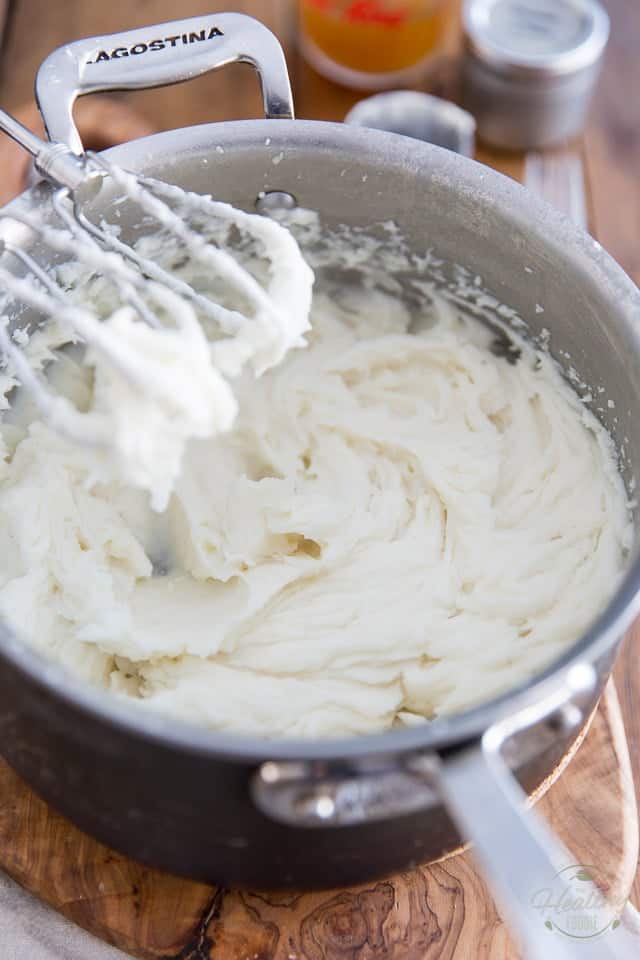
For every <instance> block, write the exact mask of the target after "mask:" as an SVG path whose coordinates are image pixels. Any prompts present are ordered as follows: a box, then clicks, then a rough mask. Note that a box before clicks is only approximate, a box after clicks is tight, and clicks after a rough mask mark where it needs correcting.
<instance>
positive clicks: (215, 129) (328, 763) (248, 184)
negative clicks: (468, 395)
mask: <svg viewBox="0 0 640 960" xmlns="http://www.w3.org/2000/svg"><path fill="white" fill-rule="evenodd" d="M201 31H204V36H205V37H206V38H208V37H210V39H205V40H197V41H194V42H192V43H189V42H187V43H185V44H182V43H180V44H176V45H175V46H170V45H168V44H165V47H164V48H163V49H158V50H156V49H154V48H152V47H151V46H150V42H151V41H152V40H154V39H155V38H157V37H160V38H162V37H170V36H176V35H177V36H179V37H182V36H183V35H184V36H186V37H187V38H188V37H189V36H190V35H191V34H192V33H194V34H195V33H197V34H198V35H199V36H200V33H201ZM136 48H137V49H138V50H140V51H142V52H140V53H138V54H135V53H134V49H136ZM142 48H144V50H143V49H142ZM118 50H120V51H122V50H125V51H128V53H129V56H128V57H125V55H124V54H123V53H120V54H119V55H118V56H117V57H115V59H112V57H113V56H114V53H113V51H118ZM101 52H103V53H104V54H105V56H104V57H103V56H100V53H101ZM154 58H155V59H154ZM231 60H248V61H249V62H251V63H253V64H254V66H255V67H256V68H257V70H258V72H259V74H260V77H261V81H262V87H263V92H264V95H265V110H266V114H267V117H268V118H269V119H266V120H264V121H256V120H251V121H240V122H233V123H218V124H206V125H202V126H197V127H191V128H187V129H183V130H174V131H170V132H168V133H161V134H157V135H155V136H151V137H146V138H144V139H142V140H139V141H136V142H133V143H128V144H126V145H124V146H121V147H118V148H115V149H113V150H111V151H110V152H109V153H110V156H111V157H112V158H113V160H115V161H117V162H118V163H120V164H122V165H124V166H126V167H129V168H131V169H134V170H140V171H144V172H145V173H149V174H152V175H154V176H157V177H160V178H165V179H167V180H169V181H172V182H176V183H179V184H181V185H183V186H185V187H188V188H189V189H191V190H196V191H202V192H213V193H214V194H215V195H216V196H217V197H220V198H223V199H225V200H228V201H230V202H232V203H234V204H237V205H239V206H241V207H245V208H248V209H251V208H253V207H254V205H255V203H256V198H257V197H258V195H259V194H260V193H261V192H262V191H264V190H282V191H293V192H294V193H295V196H296V198H297V200H298V202H299V203H300V204H301V205H304V206H305V207H310V208H315V209H317V210H319V211H320V212H321V214H322V219H323V221H324V222H325V223H326V224H328V225H329V226H331V225H337V224H340V223H347V224H350V225H359V226H368V225H371V224H374V223H376V222H379V221H384V220H388V219H392V220H394V221H396V223H397V224H398V225H399V226H400V228H401V230H402V231H403V233H404V235H405V237H406V238H407V240H408V242H409V243H410V244H411V245H412V247H413V248H415V250H416V251H419V252H423V251H424V250H425V248H427V247H433V248H434V251H435V252H436V254H437V255H438V256H439V257H440V258H442V260H443V261H444V262H445V265H446V264H458V263H462V264H464V265H465V266H466V267H468V268H469V269H470V270H471V271H473V273H474V274H479V275H480V276H482V277H483V279H484V281H485V283H486V286H487V288H488V289H490V290H492V291H493V292H494V294H495V295H496V296H497V297H498V299H499V300H500V301H501V302H504V303H507V304H509V305H511V306H512V307H513V308H514V309H515V310H516V311H517V312H518V313H519V314H520V315H521V316H523V317H525V318H527V319H528V320H529V321H530V326H531V332H532V334H536V333H539V332H540V329H539V328H540V327H541V326H542V325H543V324H544V326H545V327H546V328H547V329H548V330H549V331H550V333H551V343H552V346H553V350H554V351H555V352H556V353H557V354H558V355H561V353H562V352H563V351H567V352H568V353H570V355H571V357H572V362H573V363H574V365H575V366H576V367H577V368H578V369H579V370H580V373H581V375H582V376H583V377H584V379H585V380H586V382H588V383H589V384H592V385H593V386H600V385H602V386H603V387H604V388H605V389H606V396H607V398H608V399H610V400H612V401H613V402H614V404H615V410H612V411H609V410H605V412H604V414H603V420H604V422H605V423H606V425H607V427H608V429H609V430H610V431H611V433H612V435H613V436H614V438H615V439H616V441H617V443H618V445H619V446H620V449H621V450H622V451H623V453H624V471H625V477H626V479H627V482H628V483H629V484H630V483H631V480H632V477H633V476H637V475H638V474H639V473H640V399H639V397H638V385H639V384H640V333H639V329H638V318H639V317H640V294H639V292H638V290H637V289H636V288H635V286H634V285H633V284H632V283H631V282H630V281H629V279H628V278H627V277H626V276H625V275H624V273H623V272H622V271H621V270H620V268H619V267H618V266H616V264H615V263H614V262H613V260H612V259H611V258H610V257H609V256H608V255H607V254H606V253H605V252H604V251H603V250H602V249H601V248H600V246H599V245H598V244H597V243H596V242H595V241H594V240H593V239H591V238H590V237H589V236H587V235H586V234H584V233H581V232H580V231H578V230H577V229H576V228H575V227H574V226H572V225H571V224H570V223H569V222H568V221H567V220H565V219H564V218H562V217H561V216H560V215H559V214H557V213H556V212H554V211H553V210H552V209H551V208H550V207H547V206H546V205H544V204H543V203H541V202H539V201H538V200H537V199H535V197H533V196H532V195H530V194H528V193H527V192H526V191H525V190H523V189H522V188H520V187H519V186H517V185H516V184H515V183H513V182H511V181H510V180H508V179H506V178H505V177H502V176H500V175H499V174H497V173H494V172H492V171H491V170H489V169H487V168H486V167H484V166H482V165H480V164H477V163H474V162H472V161H470V160H467V159H465V158H462V157H459V156H456V155H454V154H452V153H449V152H447V151H445V150H441V149H439V148H436V147H432V146H429V145H427V144H425V143H422V142H419V141H416V140H410V139H407V138H404V137H399V136H397V135H393V134H387V133H383V132H379V131H370V130H366V129H358V128H353V127H348V126H343V125H341V124H331V123H317V122H305V121H294V120H293V119H274V118H283V117H292V115H293V107H292V103H291V98H290V92H289V84H288V80H287V77H286V68H285V66H284V59H283V57H282V54H281V52H280V50H279V47H278V46H277V42H276V41H275V39H274V38H273V37H272V35H271V34H269V32H268V31H266V29H265V28H264V27H262V26H260V25H259V24H257V23H256V22H255V21H252V20H249V19H248V18H245V17H241V16H238V15H229V14H226V15H220V16H209V17H198V18H195V19H194V20H191V21H181V22H179V23H172V24H165V25H162V26H160V27H152V28H149V29H148V30H142V31H133V32H130V33H124V34H118V35H115V36H112V37H102V38H98V39H94V40H86V41H80V42H78V43H74V44H71V45H70V46H68V47H66V48H63V49H61V50H59V51H56V52H55V53H54V54H52V55H51V57H50V58H48V60H47V61H45V63H44V65H43V67H42V68H41V70H40V73H39V75H38V83H37V91H38V97H39V101H40V105H41V108H42V110H43V114H44V118H45V122H46V126H47V129H48V132H49V134H50V136H51V138H52V140H56V141H60V142H61V143H64V144H67V145H69V146H71V147H72V148H73V149H74V150H75V151H76V152H79V151H80V150H81V145H80V142H79V138H78V136H77V132H76V130H75V127H74V124H73V119H72V105H73V101H74V99H75V97H76V95H77V94H78V93H85V92H89V91H95V90H104V89H112V88H116V87H117V88H123V87H141V86H153V85H158V84H160V83H167V82H170V81H172V80H178V79H186V78H188V77H189V76H193V75H195V74H197V73H201V72H203V71H204V70H206V69H212V68H214V67H217V66H220V65H222V64H224V63H227V62H230V61H231ZM220 146H221V147H222V148H223V151H224V152H220V151H219V150H218V149H217V148H218V147H220ZM61 149H62V148H61ZM274 160H277V162H276V163H274V162H273V161H274ZM49 193H50V187H48V186H47V185H43V184H41V185H39V186H38V187H36V188H34V189H33V190H31V191H29V192H28V193H27V194H25V195H23V197H22V198H21V200H20V201H19V202H21V203H25V202H27V203H30V204H32V205H35V206H36V207H37V208H38V209H39V210H41V212H42V216H43V217H47V216H48V215H49V213H48V210H47V199H48V196H49ZM109 199H110V198H109V191H108V189H105V190H103V191H102V193H101V194H100V195H99V196H98V198H97V199H96V201H95V203H96V209H97V210H99V209H100V208H101V207H103V208H105V207H106V206H107V205H108V204H109ZM124 226H125V228H126V226H127V225H126V224H125V225H124ZM11 232H12V228H10V227H8V226H7V225H6V224H5V225H4V227H3V230H2V236H5V237H6V236H7V233H11ZM35 252H36V254H37V253H38V251H37V250H36V251H35ZM40 255H41V256H43V257H44V254H43V253H41V254H40ZM537 303H542V304H543V305H544V307H545V313H544V314H539V313H538V312H537V311H536V304H537ZM541 319H542V321H543V324H542V322H541ZM636 522H637V518H636ZM639 588H640V560H639V558H638V551H637V549H636V550H634V553H633V557H632V558H631V561H630V564H629V568H628V572H627V574H626V577H625V579H624V581H623V583H622V584H621V586H620V587H619V589H618V590H617V592H616V594H615V596H614V597H613V599H612V600H611V602H610V603H609V605H608V607H607V608H606V610H605V611H604V612H603V613H602V615H601V616H600V617H599V618H598V620H597V622H596V623H594V624H593V625H592V626H591V628H590V629H589V630H588V631H587V633H586V634H585V635H584V636H582V637H580V638H578V640H577V641H576V643H575V644H574V646H573V647H572V648H571V649H570V650H569V651H568V652H567V653H566V654H564V655H563V656H562V658H561V659H560V660H559V661H557V662H556V663H554V664H553V665H552V666H551V667H550V668H548V669H547V670H545V672H544V673H543V674H541V675H540V676H537V677H536V678H535V679H534V680H533V681H532V682H530V683H527V684H524V685H522V686H520V687H518V688H517V689H514V690H512V691H510V692H509V693H508V694H506V695H504V696H501V697H499V698H497V699H495V700H493V701H491V702H490V703H487V704H485V705H483V706H481V707H479V708H476V709H473V710H470V711H468V712H466V713H463V714H460V715H458V716H453V717H448V718H443V719H437V720H435V721H433V722H432V723H429V724H428V725H426V726H424V727H422V728H419V729H411V730H404V731H393V732H390V733H385V734H381V735H377V736H366V737H360V738H354V739H345V740H340V741H312V742H307V741H304V742H293V741H269V740H265V741H263V740H256V739H249V738H246V737H240V736H230V735H227V734H216V733H212V732H209V731H206V730H203V729H198V728H194V727H190V726H188V725H186V724H184V723H182V722H179V721H176V720H172V719H169V718H164V717H162V716H156V715H153V714H147V713H144V714H143V713H141V712H140V711H139V710H138V709H136V708H135V706H130V705H128V704H126V703H121V702H119V701H116V700H114V699H112V698H111V697H109V696H107V695H106V694H103V693H101V692H99V691H96V690H93V689H85V688H83V687H82V686H81V685H80V684H79V683H78V682H77V681H75V680H74V679H73V678H72V677H70V676H67V675H66V674H64V673H63V672H62V670H61V669H59V668H58V667H57V666H54V665H52V664H50V663H48V662H45V661H44V660H43V659H42V658H41V657H40V656H39V655H38V654H37V653H36V652H34V650H33V649H32V648H31V647H30V646H29V645H28V644H25V643H23V642H21V641H20V640H19V639H18V638H17V637H15V636H14V635H13V634H12V632H11V631H10V630H9V629H8V628H7V627H6V626H4V627H0V661H1V664H2V669H1V670H0V744H1V749H2V752H3V754H4V756H5V757H6V758H7V760H8V761H9V762H10V763H11V765H12V766H13V767H14V768H15V769H16V770H17V771H18V772H19V773H20V774H21V775H22V776H23V777H24V778H25V780H27V781H28V782H29V783H30V784H31V785H32V786H33V787H34V789H35V790H37V792H38V793H39V794H40V795H41V796H43V797H44V798H45V799H46V800H47V801H49V802H50V803H51V804H52V805H53V806H54V807H56V808H57V809H58V810H60V811H61V812H62V813H63V814H65V815H66V816H68V817H69V818H70V819H72V820H73V821H74V822H76V823H77V824H78V825H79V826H80V827H81V828H83V829H84V830H86V831H88V832H90V833H92V834H94V835H95V836H96V837H98V838H99V839H100V840H102V841H104V842H105V843H107V844H110V845H112V846H113V847H116V848H117V849H119V850H122V851H125V852H126V853H128V854H130V855H131V856H133V857H135V858H137V859H139V860H142V861H144V862H146V863H149V864H153V865H155V866H158V867H162V868H165V869H167V870H170V871H173V872H176V873H180V874H184V875H187V876H190V877H194V878H198V879H201V880H207V881H214V882H223V883H228V884H240V885H249V884H250V885H255V886H258V887H270V888H273V887H279V886H290V887H291V886H301V887H314V886H315V887H317V886H327V885H338V884H349V883H355V882H357V881H363V880H366V879H368V878H372V877H376V876H380V875H383V874H385V873H388V872H390V871H393V870H398V869H401V868H403V867H406V866H407V865H409V864H411V863H415V862H424V861H427V860H429V859H433V858H436V857H439V856H441V855H442V854H444V853H446V852H447V851H450V850H452V849H454V848H455V847H456V846H457V845H458V844H459V843H460V842H461V840H463V839H471V840H473V841H474V843H475V850H476V855H477V857H478V858H479V860H480V861H481V863H482V865H483V868H484V870H485V872H486V875H487V877H488V879H489V880H490V881H491V883H492V885H493V889H494V891H495V893H496V895H497V897H498V899H499V902H500V903H502V904H503V906H504V907H505V908H506V909H507V911H508V912H509V913H510V916H511V917H512V919H513V922H514V923H515V924H516V926H517V929H518V932H519V933H520V935H521V937H522V939H523V942H524V943H525V944H526V945H527V947H528V948H529V950H530V952H531V955H534V954H535V955H538V954H540V955H542V952H544V955H545V956H550V955H551V954H550V953H549V950H550V949H551V948H550V941H549V934H548V931H546V930H545V929H544V927H543V925H542V924H541V923H540V921H539V919H538V918H537V917H536V918H534V917H533V916H532V911H531V909H527V902H528V900H529V897H530V895H531V893H532V891H533V890H534V889H536V888H537V887H540V886H542V885H544V886H550V885H551V884H552V882H557V883H559V882H560V881H553V876H554V874H555V871H556V866H555V865H554V864H556V863H557V862H558V861H560V865H562V861H563V858H564V857H566V856H567V855H566V854H565V852H564V851H563V850H562V848H560V846H559V845H558V844H557V842H556V841H554V840H553V838H551V837H550V836H549V835H548V832H547V831H546V830H545V829H544V828H543V826H542V825H541V824H540V823H539V822H538V821H537V819H536V818H535V817H534V816H533V814H532V813H526V814H525V813H524V805H525V799H526V791H530V790H531V789H533V788H534V787H535V786H536V785H538V784H540V783H541V782H542V781H543V780H544V779H545V778H546V777H547V776H548V775H549V774H550V773H551V772H552V771H553V769H554V767H555V765H556V764H557V763H558V761H559V760H560V758H561V757H562V755H563V754H564V753H565V751H566V750H567V748H568V746H569V745H570V743H571V742H572V740H573V739H574V738H575V737H576V735H577V734H578V732H579V730H580V729H581V727H582V726H583V724H584V722H585V720H586V718H588V716H589V715H590V713H591V711H592V710H593V708H594V706H595V704H596V703H597V700H598V697H599V695H600V693H601V691H602V688H603V685H604V683H605V682H606V679H607V677H608V675H609V672H610V669H611V665H612V663H613V659H614V657H615V654H616V651H617V649H618V646H619V644H620V641H621V639H622V637H623V634H624V632H625V630H626V629H627V628H628V627H629V625H630V623H631V621H632V619H633V617H634V615H635V613H636V612H637V610H638V605H639ZM212 695H215V691H212ZM534 919H535V923H534ZM538 925H539V926H540V930H538V929H537V927H538ZM621 937H622V928H620V930H619V931H616V938H617V939H616V941H615V944H618V948H619V949H620V944H621ZM615 944H614V938H613V935H612V936H611V938H610V939H608V940H603V941H601V942H599V943H598V950H597V956H598V957H599V958H600V960H602V958H604V957H606V956H607V951H608V950H609V949H612V947H613V946H615ZM581 946H583V945H581ZM570 949H571V948H570V947H568V946H567V944H565V943H562V942H560V941H559V940H558V941H557V943H556V953H555V954H554V955H556V956H558V957H560V956H570V955H572V954H571V952H570ZM558 951H561V952H558ZM579 955H580V956H581V957H585V956H586V955H588V951H587V950H586V948H583V949H581V950H580V954H579ZM611 955H613V954H611ZM616 955H621V954H616Z"/></svg>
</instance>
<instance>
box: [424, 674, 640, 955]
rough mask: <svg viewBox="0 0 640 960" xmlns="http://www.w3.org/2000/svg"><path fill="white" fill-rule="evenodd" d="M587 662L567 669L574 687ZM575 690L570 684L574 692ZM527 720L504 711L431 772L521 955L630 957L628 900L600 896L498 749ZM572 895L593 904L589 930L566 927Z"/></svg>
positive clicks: (638, 941) (632, 939)
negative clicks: (502, 720) (502, 718)
mask: <svg viewBox="0 0 640 960" xmlns="http://www.w3.org/2000/svg"><path fill="white" fill-rule="evenodd" d="M589 669H591V668H586V670H585V675H584V676H583V677H582V678H580V677H579V676H578V675H577V674H574V676H575V677H576V680H577V681H578V683H577V684H576V687H579V686H581V685H582V684H581V682H580V681H581V679H585V680H588V678H587V677H586V672H587V670H589ZM578 672H579V671H578ZM586 686H587V685H586V684H585V687H584V688H583V689H584V690H585V692H586ZM567 692H568V691H567ZM577 692H578V691H577V690H576V689H575V688H574V691H573V696H574V697H575V696H576V693H577ZM519 721H521V722H519ZM531 722H532V718H531V717H530V716H527V715H526V713H523V714H522V715H521V717H520V718H519V717H517V716H516V717H511V718H510V719H509V721H508V724H504V725H501V724H496V725H495V726H493V727H491V728H489V729H488V730H487V731H486V732H485V734H484V736H483V737H482V739H481V740H480V741H479V742H475V743H472V744H470V745H469V746H467V747H465V748H461V749H460V750H458V751H454V752H452V753H450V754H449V755H448V756H447V757H445V758H443V760H442V763H441V766H440V770H439V777H438V779H439V788H440V791H441V794H442V796H443V799H444V801H445V804H446V807H447V810H448V812H449V814H450V816H451V818H452V819H453V820H454V822H455V823H456V825H457V827H458V829H459V830H460V833H461V834H462V835H463V836H465V837H467V838H468V839H469V840H471V842H472V844H473V847H472V853H473V855H474V856H475V858H476V860H477V861H478V863H479V865H480V867H481V868H482V872H483V875H484V877H485V879H486V880H487V883H488V885H489V887H490V889H491V892H492V893H493V894H494V896H495V898H496V902H497V904H498V906H499V907H500V910H501V912H503V913H504V915H505V917H506V919H507V920H508V921H509V925H510V929H511V930H512V931H513V933H514V934H515V936H516V938H517V939H518V940H519V942H520V946H521V948H522V952H523V957H524V958H525V960H633V958H637V957H638V950H639V945H640V935H639V928H638V924H637V918H635V917H634V916H633V914H634V912H635V911H633V908H631V907H629V906H628V905H627V906H625V904H623V903H617V904H611V905H607V904H605V902H604V898H603V896H602V894H601V892H600V890H599V889H598V887H597V886H596V884H595V883H593V881H592V880H591V879H590V874H589V869H591V870H592V872H594V871H593V868H592V867H591V865H581V864H576V862H575V859H573V858H572V856H571V854H570V853H569V852H568V851H567V850H566V849H565V848H564V847H563V845H562V844H561V843H560V841H559V840H558V839H557V838H556V837H555V836H554V835H553V833H552V832H551V830H550V829H549V827H548V826H547V824H546V823H545V821H544V820H543V819H542V817H540V815H539V814H538V813H537V812H536V811H535V810H533V809H531V810H526V805H527V796H526V794H525V792H524V790H523V789H522V788H521V787H520V784H519V783H518V782H517V780H516V779H515V777H514V776H513V775H512V773H511V770H510V768H509V765H508V763H507V762H506V760H505V758H504V755H503V753H504V747H505V744H506V743H507V741H508V739H509V738H510V737H511V736H512V734H514V733H517V732H518V730H519V729H526V728H527V727H529V726H530V725H531ZM595 872H597V865H596V871H595ZM577 897H582V898H584V899H586V901H587V903H591V904H592V907H591V908H590V909H592V913H591V914H588V913H585V916H586V917H587V919H588V922H589V923H591V922H593V925H594V927H596V928H597V929H594V930H593V931H587V932H590V933H593V936H589V937H586V936H584V935H583V934H584V932H585V931H583V930H580V929H574V930H572V929H566V927H567V926H568V921H567V920H566V918H567V917H568V916H569V914H570V903H571V902H574V903H575V902H576V898H577ZM584 899H583V902H584ZM563 905H564V907H563ZM585 909H589V908H585ZM577 915H578V917H580V916H581V914H579V913H578V914H577ZM592 918H593V920H592ZM563 919H564V920H565V923H563Z"/></svg>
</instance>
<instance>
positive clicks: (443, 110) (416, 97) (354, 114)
mask: <svg viewBox="0 0 640 960" xmlns="http://www.w3.org/2000/svg"><path fill="white" fill-rule="evenodd" d="M344 122H345V123H352V124H353V125H354V126H356V127H369V128H370V129H372V130H387V131H388V132H389V133H399V134H401V135H402V136H404V137H414V138H415V139H416V140H424V141H425V142H426V143H433V144H435V145H436V146H437V147H446V148H447V150H453V151H454V152H455V153H461V154H462V155H463V156H465V157H472V156H473V154H474V150H475V132H476V123H475V120H474V119H473V117H472V116H471V114H470V113H467V111H466V110H461V109H460V107H457V106H456V105H455V103H451V101H450V100H442V99H441V98H440V97H432V96H431V95H430V94H428V93H419V92H418V91H417V90H390V91H389V92H387V93H378V94H376V95H375V96H374V97H367V98H366V99H365V100H360V101H358V103H356V105H355V106H354V107H352V109H351V110H350V111H349V113H348V114H347V115H346V117H345V118H344Z"/></svg>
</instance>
